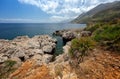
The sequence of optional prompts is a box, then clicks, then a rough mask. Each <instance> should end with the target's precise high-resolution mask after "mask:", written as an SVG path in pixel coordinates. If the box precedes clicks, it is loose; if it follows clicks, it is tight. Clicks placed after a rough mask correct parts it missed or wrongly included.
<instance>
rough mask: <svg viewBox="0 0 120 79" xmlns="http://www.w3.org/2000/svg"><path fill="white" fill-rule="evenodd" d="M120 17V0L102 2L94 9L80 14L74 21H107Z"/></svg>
mask: <svg viewBox="0 0 120 79" xmlns="http://www.w3.org/2000/svg"><path fill="white" fill-rule="evenodd" d="M111 19H112V20H113V19H117V20H118V19H120V1H115V2H112V3H105V4H100V5H98V6H96V7H95V8H93V9H92V10H90V11H88V12H86V13H83V14H81V15H79V16H78V17H77V18H76V19H74V20H73V21H71V22H72V23H88V22H96V21H97V22H98V21H99V22H101V21H102V22H103V21H104V22H107V21H109V20H111Z"/></svg>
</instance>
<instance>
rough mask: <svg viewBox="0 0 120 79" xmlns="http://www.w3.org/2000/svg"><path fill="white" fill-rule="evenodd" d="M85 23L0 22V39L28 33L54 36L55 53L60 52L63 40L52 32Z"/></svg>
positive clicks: (82, 26) (80, 25) (81, 25)
mask: <svg viewBox="0 0 120 79" xmlns="http://www.w3.org/2000/svg"><path fill="white" fill-rule="evenodd" d="M85 26H86V25H85V24H71V23H0V39H8V40H12V39H14V38H15V37H17V36H24V35H28V36H29V37H33V36H35V35H50V36H52V37H53V38H56V39H57V41H58V43H57V46H56V51H55V53H56V54H60V53H62V50H63V49H62V47H63V41H62V38H61V37H59V36H53V35H52V34H53V32H55V31H56V30H63V29H79V28H84V27H85Z"/></svg>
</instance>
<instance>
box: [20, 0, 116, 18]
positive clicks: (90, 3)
mask: <svg viewBox="0 0 120 79" xmlns="http://www.w3.org/2000/svg"><path fill="white" fill-rule="evenodd" d="M18 1H19V2H21V3H25V4H30V5H34V6H36V7H38V8H40V9H41V10H43V11H44V12H46V13H48V14H51V15H52V17H51V18H58V19H61V20H65V19H68V18H71V17H75V16H78V15H79V14H81V13H82V12H86V11H88V10H90V9H92V8H94V7H95V6H96V5H98V4H100V3H106V2H113V1H116V0H18Z"/></svg>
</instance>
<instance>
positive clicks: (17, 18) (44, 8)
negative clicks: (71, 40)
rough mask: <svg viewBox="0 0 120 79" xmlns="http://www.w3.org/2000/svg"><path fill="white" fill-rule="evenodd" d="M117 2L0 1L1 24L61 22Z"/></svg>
mask: <svg viewBox="0 0 120 79" xmlns="http://www.w3.org/2000/svg"><path fill="white" fill-rule="evenodd" d="M113 1H116V0H0V22H10V23H11V22H12V23H13V22H14V23H16V22H17V23H19V22H35V23H36V22H37V23H38V22H40V23H44V22H50V23H51V22H60V21H64V20H68V19H74V18H75V17H77V16H78V15H80V14H81V13H83V12H86V11H88V10H90V9H92V8H94V7H95V6H97V5H99V4H100V3H107V2H113Z"/></svg>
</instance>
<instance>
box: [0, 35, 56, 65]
mask: <svg viewBox="0 0 120 79" xmlns="http://www.w3.org/2000/svg"><path fill="white" fill-rule="evenodd" d="M56 41H57V40H56V39H53V38H52V37H50V36H49V35H36V36H34V37H32V38H29V37H28V36H18V37H16V38H15V39H13V40H4V39H0V62H1V63H2V62H4V61H5V60H7V59H11V58H14V57H15V58H16V59H17V58H19V59H20V60H21V61H22V62H24V61H26V60H27V59H31V58H34V57H35V59H36V60H37V58H39V57H38V56H44V53H49V54H53V53H54V51H53V50H54V49H55V47H56ZM36 55H37V56H36ZM40 58H41V59H42V60H43V58H42V57H40Z"/></svg>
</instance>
